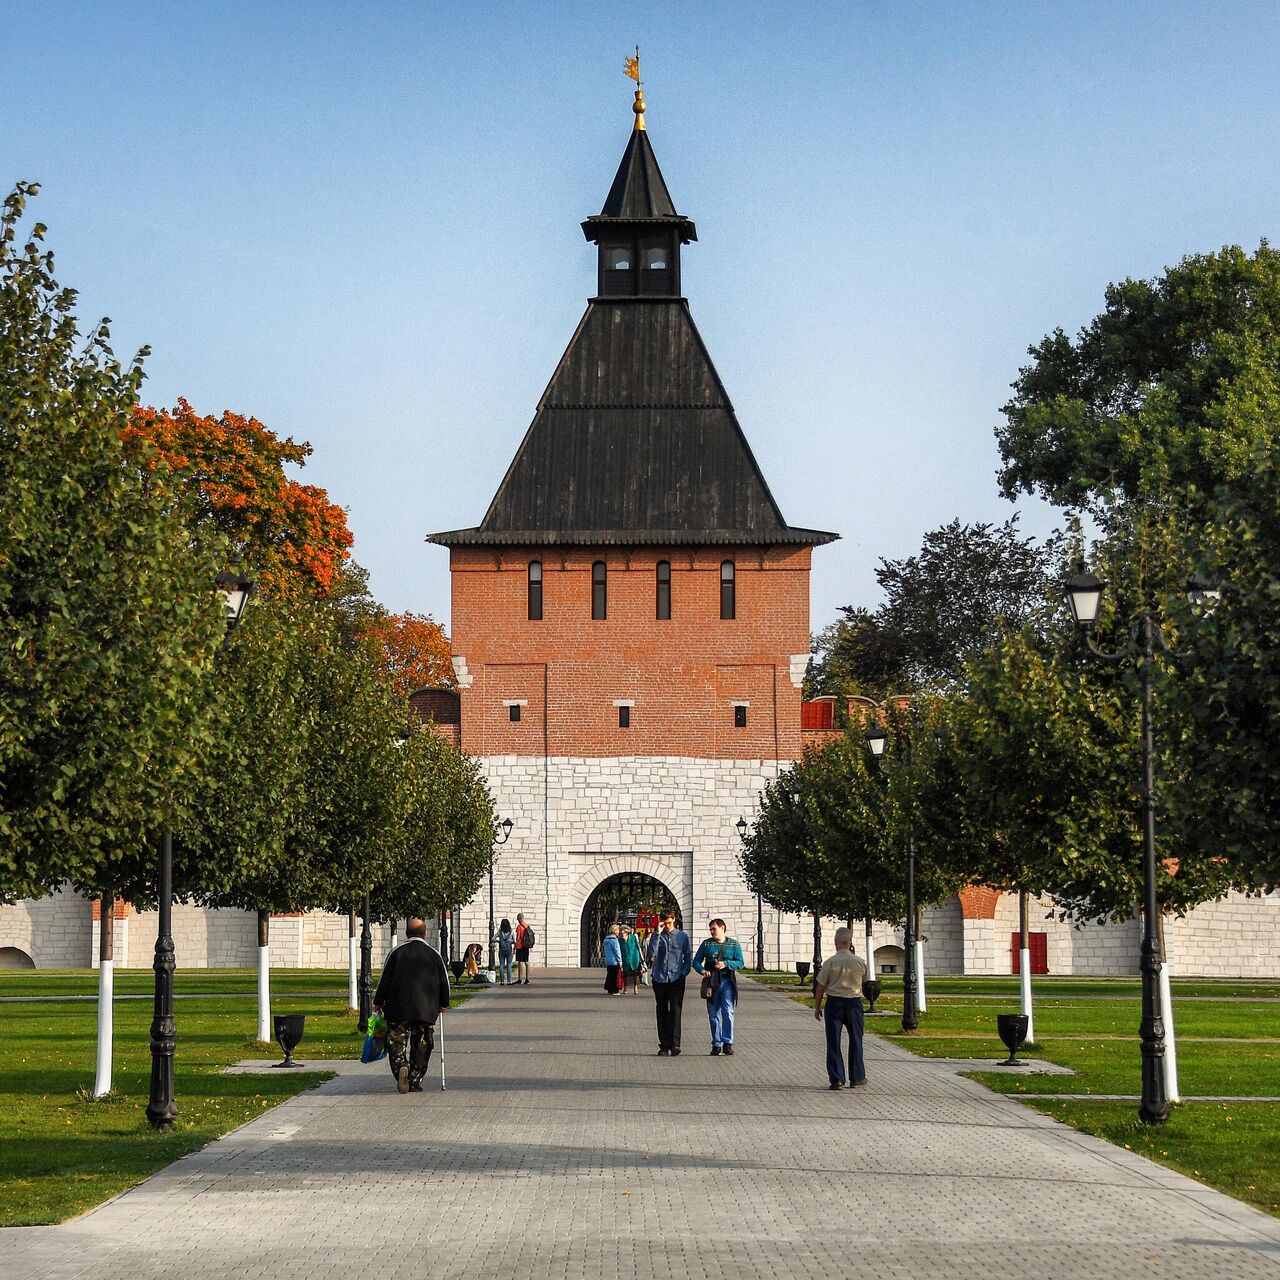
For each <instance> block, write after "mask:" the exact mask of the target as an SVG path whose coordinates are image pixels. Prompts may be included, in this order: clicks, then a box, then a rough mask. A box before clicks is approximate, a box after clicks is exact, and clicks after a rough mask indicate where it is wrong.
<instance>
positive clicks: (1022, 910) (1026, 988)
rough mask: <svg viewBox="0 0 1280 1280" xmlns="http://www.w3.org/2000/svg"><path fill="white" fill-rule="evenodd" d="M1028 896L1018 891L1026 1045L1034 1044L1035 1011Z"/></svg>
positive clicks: (1020, 969)
mask: <svg viewBox="0 0 1280 1280" xmlns="http://www.w3.org/2000/svg"><path fill="white" fill-rule="evenodd" d="M1028 899H1029V895H1028V893H1027V891H1026V890H1025V889H1019V890H1018V977H1019V985H1020V986H1021V988H1022V1012H1023V1013H1025V1014H1026V1015H1027V1044H1035V1042H1036V1020H1035V1011H1034V1009H1033V1007H1032V1001H1031V935H1030V933H1029V932H1028V926H1027V914H1028V910H1027V906H1028Z"/></svg>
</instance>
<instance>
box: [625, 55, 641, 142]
mask: <svg viewBox="0 0 1280 1280" xmlns="http://www.w3.org/2000/svg"><path fill="white" fill-rule="evenodd" d="M623 70H624V71H625V72H626V73H627V75H628V76H629V77H630V78H631V79H632V80H634V81H635V82H636V100H635V102H634V103H632V105H631V110H632V111H634V112H635V113H636V128H637V129H643V128H644V82H643V81H642V80H641V79H640V46H639V45H636V56H635V57H634V58H628V59H627V60H626V62H625V63H623Z"/></svg>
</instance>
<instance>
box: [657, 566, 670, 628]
mask: <svg viewBox="0 0 1280 1280" xmlns="http://www.w3.org/2000/svg"><path fill="white" fill-rule="evenodd" d="M657 605H658V608H657V614H658V620H659V621H660V622H665V621H667V620H668V619H669V618H670V617H671V561H670V560H659V561H658V601H657Z"/></svg>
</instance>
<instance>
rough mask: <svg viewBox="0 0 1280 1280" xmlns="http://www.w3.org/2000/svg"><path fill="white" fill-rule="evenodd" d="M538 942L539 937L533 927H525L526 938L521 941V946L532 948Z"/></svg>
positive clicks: (528, 925)
mask: <svg viewBox="0 0 1280 1280" xmlns="http://www.w3.org/2000/svg"><path fill="white" fill-rule="evenodd" d="M537 940H538V935H537V934H536V933H534V931H533V925H531V924H527V925H525V927H524V937H522V938H521V939H520V944H521V946H525V947H531V946H533V944H534V943H535V942H537Z"/></svg>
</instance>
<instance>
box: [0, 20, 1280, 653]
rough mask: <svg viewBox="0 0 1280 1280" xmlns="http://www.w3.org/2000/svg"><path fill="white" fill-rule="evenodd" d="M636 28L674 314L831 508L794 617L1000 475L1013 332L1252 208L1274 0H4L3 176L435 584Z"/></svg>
mask: <svg viewBox="0 0 1280 1280" xmlns="http://www.w3.org/2000/svg"><path fill="white" fill-rule="evenodd" d="M637 43H638V44H639V45H640V46H641V49H642V53H643V59H644V76H645V88H646V96H647V98H648V102H649V115H648V123H649V129H650V137H651V140H652V142H653V144H654V148H655V150H656V152H657V155H658V158H659V161H660V163H661V164H662V167H663V172H664V174H665V176H666V179H667V183H668V185H669V187H670V188H671V191H672V194H673V197H674V198H675V201H676V205H677V207H678V208H679V209H680V211H681V212H683V213H686V214H688V215H689V216H690V217H692V218H694V219H695V220H696V221H697V224H698V232H699V236H700V240H699V242H698V243H697V244H696V245H693V246H691V247H690V248H689V249H687V250H686V252H685V256H684V287H685V292H686V294H687V296H688V297H689V299H690V303H691V306H692V308H693V314H694V318H695V319H696V321H697V323H698V325H699V327H700V329H701V330H702V333H703V336H704V337H705V339H706V341H707V343H708V346H709V348H710V350H711V353H712V356H713V358H714V359H715V361H716V364H717V367H718V368H719V370H720V373H721V376H722V377H723V379H724V381H725V385H726V387H727V388H728V391H729V394H730V396H731V398H732V399H733V401H734V404H735V407H736V408H737V411H738V416H739V419H740V420H741V422H742V425H743V428H744V430H745V431H746V433H747V437H748V439H749V441H750V442H751V445H752V447H753V449H754V450H755V453H756V456H757V458H758V459H759V461H760V464H761V466H762V468H763V470H764V473H765V476H766V478H767V479H768V481H769V483H770V485H771V487H772V489H773V491H774V495H775V497H776V498H777V499H778V502H779V504H780V505H781V507H782V510H783V513H784V515H785V516H786V517H787V519H788V520H789V521H790V522H791V523H793V524H799V525H806V526H810V527H817V528H825V529H834V530H837V531H838V532H840V533H841V534H842V535H843V540H842V541H841V542H839V543H836V544H835V545H834V546H832V547H827V548H821V549H819V550H818V551H816V552H815V555H814V574H813V625H814V627H815V629H816V628H818V627H820V626H822V625H823V624H825V623H826V622H828V621H830V620H831V619H832V618H833V617H834V615H835V611H836V609H837V607H838V606H839V605H841V604H847V603H853V604H867V605H873V604H874V603H875V602H876V601H877V599H878V590H877V587H876V583H875V577H874V569H875V565H876V563H877V561H878V559H879V558H880V557H881V556H888V557H899V556H903V555H908V554H910V553H912V552H913V551H915V550H916V549H917V548H918V547H919V545H920V540H921V538H922V536H923V534H924V533H925V532H926V531H927V530H929V529H932V528H935V527H937V526H938V525H940V524H942V523H944V522H946V521H948V520H950V519H952V518H954V517H956V516H959V517H961V518H962V519H964V520H966V521H972V520H1002V519H1004V518H1005V517H1006V516H1007V515H1008V514H1009V513H1010V512H1011V511H1012V510H1013V509H1014V508H1012V507H1011V506H1010V504H1009V503H1007V502H1004V501H1003V500H1001V499H1000V498H999V496H998V494H997V491H996V485H995V471H996V468H997V465H998V457H997V452H996V446H995V441H994V436H993V429H994V427H995V426H996V425H997V423H998V422H999V420H1000V415H999V407H1000V405H1001V404H1002V403H1003V402H1004V400H1005V399H1006V398H1007V392H1008V385H1009V383H1010V381H1011V380H1012V379H1013V378H1014V377H1015V376H1016V374H1017V369H1018V366H1019V365H1020V364H1021V363H1023V362H1024V359H1025V350H1026V347H1027V346H1028V344H1029V343H1031V342H1033V341H1036V340H1037V339H1039V338H1040V337H1041V336H1042V335H1043V334H1044V333H1046V332H1048V331H1049V330H1051V329H1053V328H1054V327H1056V326H1059V325H1061V326H1062V327H1064V328H1066V329H1067V330H1068V331H1073V330H1074V329H1076V328H1077V327H1078V326H1079V325H1081V324H1083V323H1085V322H1086V321H1087V320H1088V319H1089V318H1090V317H1091V316H1093V315H1094V314H1095V313H1096V312H1097V311H1098V310H1100V309H1101V306H1102V300H1103V290H1104V288H1105V286H1106V284H1107V283H1108V282H1110V281H1112V280H1117V279H1121V278H1123V277H1125V276H1130V275H1131V276H1150V275H1154V274H1156V273H1158V272H1159V271H1160V270H1161V269H1162V268H1163V267H1164V266H1165V265H1166V264H1168V263H1171V262H1174V261H1176V260H1177V259H1179V258H1180V257H1182V256H1184V255H1185V254H1188V253H1194V252H1203V251H1211V250H1214V249H1217V248H1219V247H1220V246H1221V245H1223V244H1226V243H1238V244H1243V245H1245V246H1246V247H1249V248H1253V247H1256V245H1257V244H1258V242H1259V240H1260V239H1261V238H1263V237H1264V236H1268V235H1272V234H1274V231H1275V228H1276V224H1277V215H1278V214H1280V208H1278V200H1277V197H1278V191H1277V181H1278V179H1277V166H1276V149H1277V141H1276V140H1277V138H1278V137H1280V94H1278V93H1277V74H1276V68H1277V66H1280V6H1276V5H1274V4H1272V3H1257V4H1231V3H1217V4H1211V3H1207V2H1206V3H1202V4H1176V3H1162V4H1155V3H1141V2H1125V3H1109V4H1073V3H1069V2H1064V3H1060V4H1054V5H1049V4H1036V3H1027V2H1023V3H1010V4H979V3H968V4H961V3H956V4H941V3H939V4H925V3H917V4H910V3H899V4H890V3H887V2H886V0H857V2H853V3H847V4H826V5H815V4H804V3H792V4H778V3H772V4H727V3H723V4H720V3H697V4H691V3H688V2H687V0H686V3H684V4H668V3H657V2H653V3H646V4H644V5H624V4H618V3H601V2H599V0H597V3H594V4H568V3H566V4H536V3H532V2H530V0H526V3H523V4H503V3H493V4H485V5H479V4H471V5H467V4H450V5H445V4H432V3H421V2H419V3H404V2H403V0H401V3H399V4H353V3H347V4H342V5H337V4H321V3H308V4H271V3H262V2H259V3H255V4H237V3H225V2H224V3H218V4H195V3H184V4H171V3H170V4H156V5H148V4H128V5H125V4H110V3H94V4H90V3H82V4H70V3H52V2H50V3H46V4H42V5H38V6H31V5H25V4H24V5H21V6H18V5H13V4H9V3H7V2H4V0H0V83H3V84H4V85H5V118H4V124H3V127H2V128H0V160H2V161H3V163H2V164H0V180H2V181H3V182H4V185H5V186H6V188H7V187H8V186H10V185H11V184H12V181H13V180H16V179H18V178H29V179H34V180H38V181H40V182H41V183H42V184H43V186H44V191H43V194H42V195H41V196H40V198H39V200H38V201H37V203H36V207H35V208H36V213H37V216H39V217H40V218H41V219H42V220H43V221H45V222H46V223H48V224H49V227H50V244H51V246H52V247H53V249H54V250H55V252H56V254H57V258H58V264H59V273H60V275H61V277H62V279H63V280H64V282H66V283H68V284H72V285H74V286H75V287H77V288H79V289H80V291H81V315H82V317H83V318H84V319H86V320H88V319H92V318H96V317H97V316H99V315H103V314H106V315H110V316H111V317H112V318H113V321H114V333H115V336H116V348H117V351H118V352H120V353H125V354H128V353H131V352H132V351H133V350H134V349H135V348H136V347H137V346H139V345H141V344H142V343H144V342H145V343H148V344H149V345H150V346H151V347H152V349H153V355H152V356H151V358H150V360H149V361H148V364H147V368H148V371H149V380H148V382H147V384H146V387H145V390H144V395H145V398H146V399H147V400H148V401H149V402H151V403H158V404H172V403H173V402H174V400H176V398H177V397H178V396H180V395H184V396H186V397H187V398H188V399H189V400H191V402H192V403H193V404H194V405H195V406H196V407H197V409H199V410H200V411H202V412H216V411H219V410H221V409H223V408H230V409H234V410H236V411H238V412H242V413H252V414H255V415H256V416H257V417H259V418H260V419H262V420H263V421H264V422H265V423H266V424H267V425H268V426H270V427H271V428H272V429H273V430H275V431H277V432H278V433H280V434H281V435H292V436H294V437H295V438H297V439H305V440H309V441H310V442H311V443H312V444H313V446H314V448H315V453H314V456H313V458H312V460H311V462H310V463H309V464H308V466H307V467H306V469H305V471H304V473H303V476H304V478H305V479H307V480H309V481H310V482H311V483H314V484H320V485H323V486H324V487H326V488H327V489H328V490H329V492H330V495H331V496H332V497H333V499H334V500H335V501H337V502H340V503H341V504H342V505H344V506H345V507H347V508H348V510H349V518H350V523H351V526H352V528H353V530H354V532H355V535H356V547H355V554H356V558H357V559H358V560H359V561H360V562H361V563H362V564H364V565H365V566H366V567H367V568H368V569H369V570H370V573H371V576H372V584H373V588H374V591H375V594H377V595H378V597H379V598H380V599H382V600H383V601H384V602H385V603H386V604H387V605H389V606H390V607H392V608H393V609H396V610H404V609H414V610H417V611H429V612H431V613H433V614H435V615H436V616H437V617H438V618H441V619H442V620H447V617H448V601H449V594H448V593H449V587H448V577H449V575H448V557H447V553H446V552H445V551H443V550H442V549H438V548H433V547H428V546H426V545H424V543H423V537H424V535H425V534H427V533H428V532H430V531H433V530H437V529H450V528H456V527H459V526H463V525H470V524H474V523H476V522H477V521H478V520H479V519H480V518H481V516H482V515H483V513H484V510H485V507H486V505H487V504H488V501H489V499H490V497H491V496H492V494H493V491H494V489H495V488H496V486H497V484H498V481H499V480H500V479H501V476H502V473H503V471H504V470H505V468H506V465H507V463H508V461H509V460H510V458H511V456H512V454H513V453H514V451H515V449H516V447H517V445H518V444H519V441H520V439H521V437H522V436H523V434H524V431H525V429H526V428H527V426H528V424H529V421H530V419H531V417H532V415H533V410H534V406H535V404H536V401H537V398H538V395H539V393H540V392H541V391H542V389H543V387H544V386H545V384H546V381H547V379H548V377H549V376H550V374H551V371H552V369H553V368H554V366H555V363H556V361H557V359H558V358H559V356H560V353H561V351H562V350H563V348H564V346H565V344H566V343H567V341H568V339H569V337H570V335H571V334H572V332H573V329H574V326H575V325H576V323H577V320H578V318H579V316H580V315H581V312H582V310H583V307H584V305H585V300H586V298H587V297H588V295H589V294H590V293H591V292H592V291H593V288H594V250H593V249H592V247H591V246H589V245H588V244H587V243H586V242H585V241H584V240H583V238H582V235H581V232H580V231H579V229H578V223H579V222H580V221H581V220H582V218H584V217H585V216H587V215H589V214H591V213H594V212H597V211H598V210H599V207H600V204H601V202H602V201H603V199H604V195H605V192H606V191H607V189H608V186H609V182H610V180H611V178H612V176H613V171H614V169H615V167H616V165H617V162H618V159H619V157H620V156H621V154H622V150H623V147H624V146H625V144H626V140H627V134H628V131H629V129H630V126H631V113H630V101H631V93H630V90H631V88H632V86H631V84H630V82H629V81H628V80H627V79H626V78H625V77H624V76H623V74H622V60H623V58H624V57H625V56H626V55H627V54H628V53H629V52H630V51H631V49H632V47H633V46H634V45H635V44H637ZM1018 509H1019V510H1021V511H1022V512H1023V524H1024V528H1026V529H1027V530H1028V531H1029V532H1034V533H1043V532H1045V531H1047V530H1048V529H1049V528H1051V527H1052V526H1053V525H1054V523H1055V522H1056V516H1055V513H1053V512H1051V511H1049V510H1047V509H1046V508H1044V507H1042V506H1041V505H1039V504H1038V503H1032V502H1024V503H1020V504H1019V506H1018Z"/></svg>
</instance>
